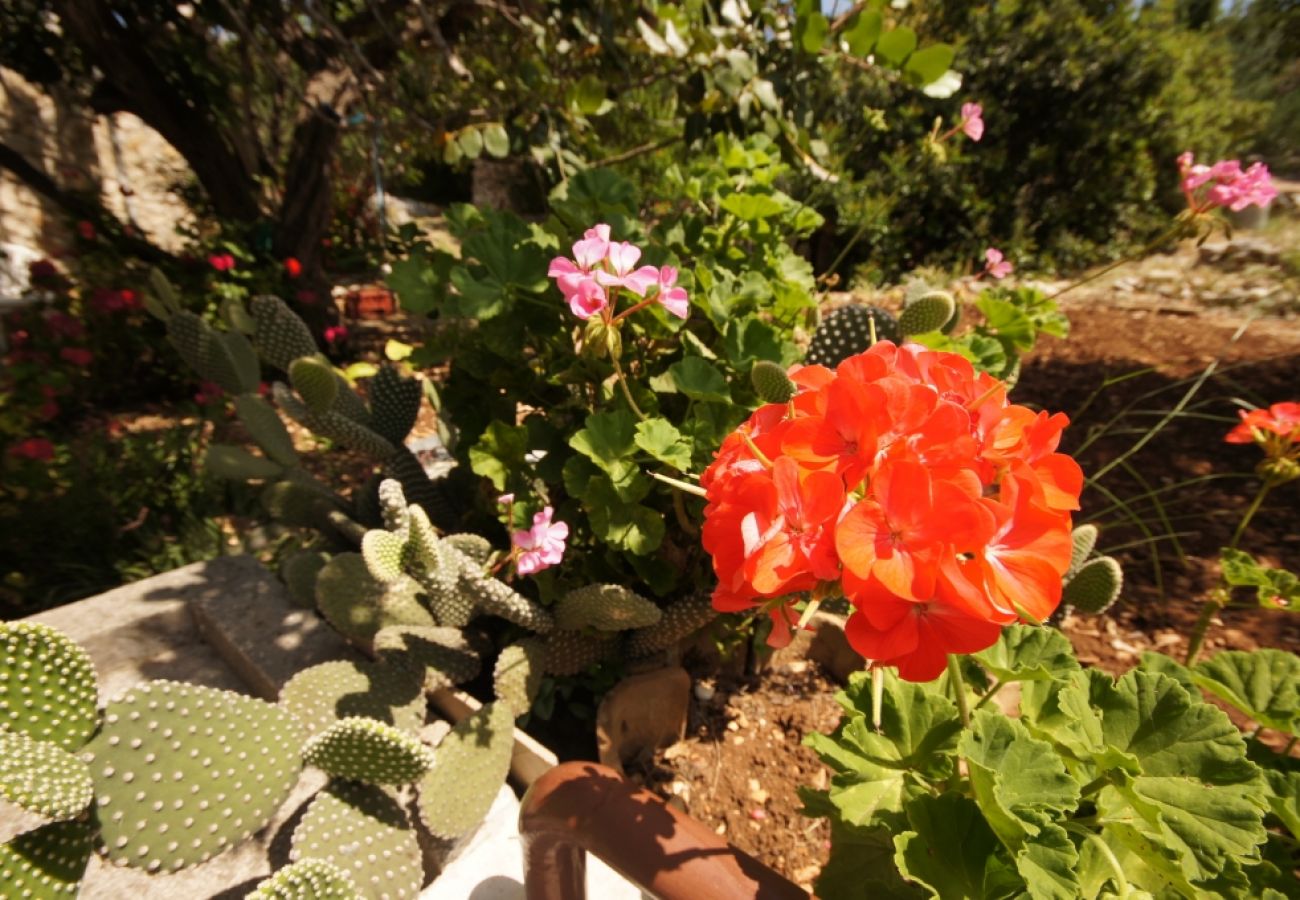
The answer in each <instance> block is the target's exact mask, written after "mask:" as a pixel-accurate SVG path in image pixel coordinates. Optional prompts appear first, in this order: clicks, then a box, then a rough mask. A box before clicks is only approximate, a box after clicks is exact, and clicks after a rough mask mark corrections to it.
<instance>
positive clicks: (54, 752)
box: [0, 729, 95, 820]
mask: <svg viewBox="0 0 1300 900" xmlns="http://www.w3.org/2000/svg"><path fill="white" fill-rule="evenodd" d="M0 798H3V799H5V800H8V801H9V802H10V803H16V804H17V805H19V806H21V807H22V808H23V809H25V810H27V811H28V812H34V813H39V814H40V815H42V816H45V817H46V818H47V819H54V820H59V819H71V818H72V817H73V816H76V815H78V814H79V813H81V811H82V810H84V809H85V808H86V807H87V806H89V805H90V801H91V800H93V799H94V798H95V787H94V785H93V784H92V783H91V780H90V770H89V769H87V768H86V764H85V763H83V762H82V761H81V760H79V759H77V757H75V756H73V755H72V754H71V753H69V752H68V751H66V750H63V749H61V748H59V747H58V746H57V745H55V744H51V743H49V742H48V741H37V740H33V739H32V738H29V737H28V736H27V735H25V734H20V733H19V732H16V731H9V730H7V729H0Z"/></svg>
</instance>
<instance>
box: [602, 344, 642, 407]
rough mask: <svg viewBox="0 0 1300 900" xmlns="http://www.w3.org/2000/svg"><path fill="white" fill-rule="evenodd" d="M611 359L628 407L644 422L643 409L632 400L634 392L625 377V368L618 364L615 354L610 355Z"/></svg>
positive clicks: (615, 376)
mask: <svg viewBox="0 0 1300 900" xmlns="http://www.w3.org/2000/svg"><path fill="white" fill-rule="evenodd" d="M609 358H610V361H611V362H613V363H614V378H615V379H617V380H618V386H619V387H621V388H622V389H623V397H624V398H626V400H627V405H628V406H630V407H632V412H634V413H636V417H637V418H638V419H640V420H641V421H642V422H644V421H645V413H643V412H641V407H639V406H637V405H636V401H635V400H633V399H632V390H631V388H629V387H628V386H627V378H626V377H625V376H624V375H623V367H622V366H620V365H619V364H618V360H617V359H616V358H615V357H614V356H613V354H610V357H609Z"/></svg>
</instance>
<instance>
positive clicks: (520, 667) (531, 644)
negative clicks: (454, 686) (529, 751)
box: [492, 638, 546, 718]
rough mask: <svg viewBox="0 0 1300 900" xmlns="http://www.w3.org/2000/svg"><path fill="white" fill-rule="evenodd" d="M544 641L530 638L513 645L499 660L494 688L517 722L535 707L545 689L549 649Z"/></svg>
mask: <svg viewBox="0 0 1300 900" xmlns="http://www.w3.org/2000/svg"><path fill="white" fill-rule="evenodd" d="M543 640H544V639H542V638H527V639H525V640H522V641H519V642H518V643H515V644H511V645H510V646H509V647H506V648H505V649H504V650H502V651H501V655H500V656H498V657H497V664H496V668H495V669H493V671H492V684H493V689H494V690H495V692H496V696H497V702H499V703H502V704H504V705H506V706H508V707H509V708H510V711H511V712H512V713H513V714H514V716H515V717H516V718H518V717H519V716H522V715H523V714H524V713H526V712H528V710H529V709H530V708H531V707H532V705H533V701H534V700H536V699H537V691H538V689H539V688H540V687H541V686H542V675H543V674H545V673H544V672H543V665H544V664H545V661H546V645H545V644H544V643H543Z"/></svg>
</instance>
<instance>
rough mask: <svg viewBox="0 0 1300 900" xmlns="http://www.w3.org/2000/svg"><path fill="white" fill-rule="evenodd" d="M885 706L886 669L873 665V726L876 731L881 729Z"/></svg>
mask: <svg viewBox="0 0 1300 900" xmlns="http://www.w3.org/2000/svg"><path fill="white" fill-rule="evenodd" d="M884 706H885V670H884V669H882V668H881V667H880V666H876V665H873V666H872V667H871V727H872V728H874V729H876V731H880V723H881V722H882V721H883V717H882V711H883V709H884Z"/></svg>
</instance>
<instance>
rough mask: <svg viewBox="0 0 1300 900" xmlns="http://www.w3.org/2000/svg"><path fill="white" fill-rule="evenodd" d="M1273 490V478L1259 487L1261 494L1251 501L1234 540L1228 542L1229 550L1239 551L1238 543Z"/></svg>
mask: <svg viewBox="0 0 1300 900" xmlns="http://www.w3.org/2000/svg"><path fill="white" fill-rule="evenodd" d="M1271 490H1273V480H1272V479H1271V478H1265V479H1264V483H1263V484H1261V485H1260V486H1259V493H1257V494H1255V499H1254V500H1252V501H1251V503H1250V506H1249V507H1247V509H1246V512H1245V514H1244V515H1242V517H1241V521H1240V522H1239V523H1238V524H1237V530H1236V531H1234V532H1233V533H1232V540H1231V541H1229V542H1228V549H1229V550H1236V549H1237V543H1238V542H1239V541H1240V540H1241V538H1242V536H1243V535H1244V534H1245V533H1246V526H1247V525H1249V524H1250V520H1251V519H1253V518H1254V517H1255V513H1257V512H1259V507H1260V504H1262V503H1263V502H1264V498H1265V497H1267V496H1268V492H1269V491H1271Z"/></svg>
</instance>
